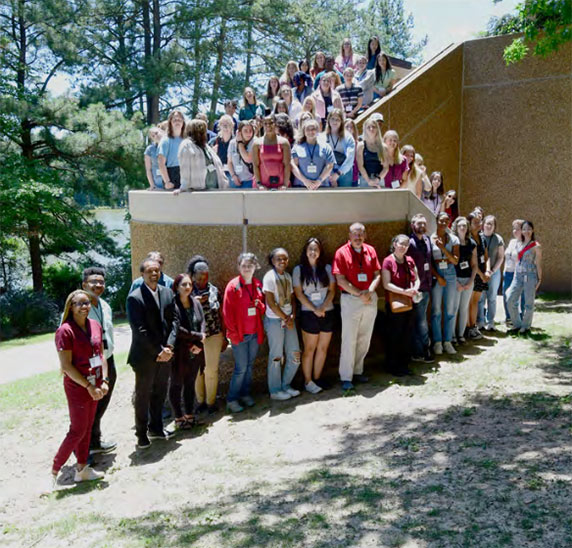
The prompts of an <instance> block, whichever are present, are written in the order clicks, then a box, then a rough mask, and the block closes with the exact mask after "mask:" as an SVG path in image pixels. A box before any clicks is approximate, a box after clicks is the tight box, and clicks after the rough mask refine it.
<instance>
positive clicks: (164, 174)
mask: <svg viewBox="0 0 572 548" xmlns="http://www.w3.org/2000/svg"><path fill="white" fill-rule="evenodd" d="M157 163H158V164H159V171H160V172H161V178H162V179H163V182H164V183H165V188H166V189H168V190H170V189H172V188H174V186H175V185H174V184H173V183H171V180H170V179H169V172H168V171H167V158H165V156H163V155H162V154H159V156H157Z"/></svg>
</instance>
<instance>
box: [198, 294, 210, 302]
mask: <svg viewBox="0 0 572 548" xmlns="http://www.w3.org/2000/svg"><path fill="white" fill-rule="evenodd" d="M208 298H209V295H208V293H205V294H204V295H201V296H200V297H199V301H200V303H201V304H205V303H206V302H207V299H208Z"/></svg>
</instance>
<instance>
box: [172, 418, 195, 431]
mask: <svg viewBox="0 0 572 548" xmlns="http://www.w3.org/2000/svg"><path fill="white" fill-rule="evenodd" d="M190 427H191V424H190V423H189V421H188V420H187V419H186V418H185V417H184V416H183V417H180V418H178V419H175V429H176V430H187V429H189V428H190Z"/></svg>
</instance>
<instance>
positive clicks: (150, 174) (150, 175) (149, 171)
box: [145, 154, 155, 190]
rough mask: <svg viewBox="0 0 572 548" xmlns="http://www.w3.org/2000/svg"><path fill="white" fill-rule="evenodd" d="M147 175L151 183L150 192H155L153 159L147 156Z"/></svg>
mask: <svg viewBox="0 0 572 548" xmlns="http://www.w3.org/2000/svg"><path fill="white" fill-rule="evenodd" d="M145 175H147V181H148V182H149V190H155V179H153V163H152V161H151V157H150V156H148V155H147V154H145Z"/></svg>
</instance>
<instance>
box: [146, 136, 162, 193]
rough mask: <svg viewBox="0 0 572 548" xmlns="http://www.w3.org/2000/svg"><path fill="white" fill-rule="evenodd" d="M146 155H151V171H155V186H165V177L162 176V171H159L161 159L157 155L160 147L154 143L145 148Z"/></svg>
mask: <svg viewBox="0 0 572 548" xmlns="http://www.w3.org/2000/svg"><path fill="white" fill-rule="evenodd" d="M145 156H149V158H150V159H151V172H152V173H153V181H154V182H155V186H156V187H159V188H163V178H162V177H161V172H160V171H159V161H158V160H157V157H158V156H159V147H158V146H157V145H156V144H155V143H153V144H152V145H149V146H148V147H147V148H146V149H145Z"/></svg>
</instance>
